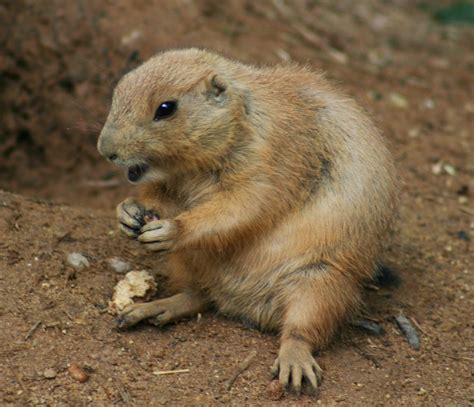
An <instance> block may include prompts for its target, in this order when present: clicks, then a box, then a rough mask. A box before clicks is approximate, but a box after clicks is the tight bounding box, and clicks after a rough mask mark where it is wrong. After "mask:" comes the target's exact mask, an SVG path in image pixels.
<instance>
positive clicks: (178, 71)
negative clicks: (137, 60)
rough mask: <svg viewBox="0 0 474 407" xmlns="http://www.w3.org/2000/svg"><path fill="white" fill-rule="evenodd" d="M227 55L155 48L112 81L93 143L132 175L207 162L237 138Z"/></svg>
mask: <svg viewBox="0 0 474 407" xmlns="http://www.w3.org/2000/svg"><path fill="white" fill-rule="evenodd" d="M228 63H229V62H228V61H227V60H225V59H224V58H222V57H219V56H217V55H215V54H211V53H209V52H206V51H203V50H198V49H188V50H178V51H168V52H164V53H162V54H159V55H157V56H155V57H153V58H151V59H150V60H148V61H147V62H145V63H144V64H143V65H141V66H140V67H138V68H136V69H135V70H133V71H131V72H129V73H128V74H126V75H125V76H124V77H123V78H122V79H121V80H120V82H119V83H118V85H117V87H116V88H115V91H114V95H113V99H112V106H111V109H110V113H109V115H108V118H107V121H106V123H105V125H104V127H103V129H102V132H101V134H100V137H99V140H98V143H97V148H98V150H99V152H100V154H102V155H103V156H104V157H106V158H107V159H109V160H110V161H112V162H114V163H116V164H118V165H121V166H124V167H126V168H127V170H128V179H129V180H130V181H131V182H133V183H137V182H141V181H152V180H156V179H160V178H165V177H166V176H167V175H168V174H170V173H174V172H177V171H186V170H190V169H193V168H196V167H198V168H207V167H209V168H212V167H213V165H215V163H217V162H219V158H220V157H222V156H223V155H225V153H226V151H227V150H228V149H229V147H230V146H231V145H232V144H233V142H234V133H235V127H236V123H237V122H238V120H237V119H236V118H238V117H239V116H240V115H241V113H240V112H242V111H243V106H242V103H241V101H240V98H239V97H238V94H237V93H236V91H235V89H234V87H233V86H232V83H231V81H230V80H229V78H228V70H227V69H226V65H227V64H228Z"/></svg>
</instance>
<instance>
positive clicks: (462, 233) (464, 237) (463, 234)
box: [456, 230, 471, 242]
mask: <svg viewBox="0 0 474 407" xmlns="http://www.w3.org/2000/svg"><path fill="white" fill-rule="evenodd" d="M456 235H457V237H458V238H459V239H461V240H464V241H465V242H470V241H471V236H469V235H468V234H467V233H466V232H465V231H464V230H460V231H459V232H458V233H456Z"/></svg>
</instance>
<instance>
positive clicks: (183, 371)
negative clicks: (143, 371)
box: [153, 369, 189, 376]
mask: <svg viewBox="0 0 474 407" xmlns="http://www.w3.org/2000/svg"><path fill="white" fill-rule="evenodd" d="M178 373H189V369H176V370H156V371H154V372H153V374H154V375H155V376H164V375H168V374H178Z"/></svg>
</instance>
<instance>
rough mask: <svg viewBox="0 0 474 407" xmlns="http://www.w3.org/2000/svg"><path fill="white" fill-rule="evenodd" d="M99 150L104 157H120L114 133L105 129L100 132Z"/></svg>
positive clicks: (114, 158)
mask: <svg viewBox="0 0 474 407" xmlns="http://www.w3.org/2000/svg"><path fill="white" fill-rule="evenodd" d="M97 150H98V151H99V153H100V154H101V155H102V156H103V157H105V158H107V159H108V160H110V161H115V160H116V159H117V158H118V156H117V149H116V146H115V144H114V142H113V140H112V135H111V134H110V133H108V132H107V131H106V130H105V129H103V130H102V132H101V133H100V136H99V140H98V141H97Z"/></svg>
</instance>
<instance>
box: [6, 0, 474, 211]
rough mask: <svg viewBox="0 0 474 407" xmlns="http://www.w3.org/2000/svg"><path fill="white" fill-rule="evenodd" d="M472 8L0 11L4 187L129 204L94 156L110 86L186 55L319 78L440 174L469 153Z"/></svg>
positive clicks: (314, 0)
mask: <svg viewBox="0 0 474 407" xmlns="http://www.w3.org/2000/svg"><path fill="white" fill-rule="evenodd" d="M473 7H474V6H473V5H472V3H465V2H464V3H460V2H455V1H447V0H446V1H440V0H436V1H426V0H425V1H414V0H391V1H390V0H384V1H379V0H364V1H357V2H353V1H350V0H341V1H332V0H295V1H289V0H286V1H285V0H265V1H247V0H228V1H220V0H176V1H160V0H146V1H145V0H134V1H126V0H118V1H94V0H77V1H72V0H71V1H56V0H51V1H49V0H48V1H46V0H21V1H2V2H0V23H1V27H2V29H1V31H0V44H1V48H0V88H1V97H0V109H1V121H0V188H4V189H7V190H11V191H16V192H19V193H25V194H28V195H34V196H38V197H43V198H48V199H54V200H58V201H62V202H70V203H75V204H80V205H90V206H95V207H104V205H108V202H115V201H116V199H118V198H119V197H121V196H123V195H124V194H126V193H127V192H126V191H125V189H126V188H127V184H126V183H125V181H124V177H123V175H122V174H120V173H117V170H116V169H115V168H113V167H112V166H110V165H109V164H107V163H106V162H104V160H102V159H101V158H100V157H99V155H98V153H97V152H96V149H95V143H96V139H97V136H98V134H99V132H100V128H101V125H102V123H103V122H104V120H105V117H106V115H107V111H108V108H109V104H110V97H111V92H112V89H113V86H114V84H115V83H116V81H117V80H118V79H119V78H120V77H121V76H122V75H123V74H124V73H125V72H127V71H129V70H130V69H132V68H134V67H135V66H137V65H139V64H140V63H141V62H143V61H144V60H146V59H147V58H149V57H150V56H152V55H153V54H155V53H156V52H159V51H162V50H164V49H168V48H174V47H187V46H200V47H207V48H210V49H213V50H216V51H219V52H222V53H223V54H225V55H227V56H229V57H233V58H238V59H241V60H243V61H247V62H250V63H256V64H275V63H285V62H288V61H298V62H301V63H308V64H310V65H312V66H314V67H316V68H320V69H323V70H326V71H327V72H328V76H329V78H330V79H333V80H335V81H338V82H341V84H342V85H343V87H344V88H345V89H347V91H348V92H349V93H350V94H351V95H353V96H355V97H356V99H357V100H358V101H359V102H360V103H361V104H362V105H363V106H364V107H365V108H367V109H368V110H370V111H371V113H372V115H373V116H374V117H375V119H376V120H377V121H378V123H379V125H380V126H381V127H382V129H383V131H384V133H385V134H386V136H387V137H388V138H389V139H390V140H391V141H392V142H393V145H394V151H395V153H396V154H398V158H399V159H400V160H408V161H407V162H409V163H410V165H412V166H414V167H417V168H418V170H416V171H420V168H421V167H423V166H426V167H427V168H428V167H430V166H431V165H432V164H434V163H436V162H437V161H439V160H442V159H446V157H444V156H443V154H445V153H446V151H447V150H448V151H452V152H456V156H459V157H449V160H451V161H453V162H452V163H451V162H450V164H452V165H461V163H460V162H459V163H458V162H455V161H456V160H457V159H462V157H467V154H468V152H472V151H470V150H469V148H470V147H471V146H468V145H467V144H468V138H469V136H470V134H468V133H469V131H468V129H472V127H471V125H472V114H473V111H474V106H473V104H472V103H473V102H472V94H473V93H474V92H473V90H474V89H473V87H474V81H473V76H472V75H473V43H474V36H473V32H472V28H471V27H472V25H470V24H472V23H473ZM454 134H455V135H456V137H455V138H454V137H453V136H454ZM470 141H471V143H469V144H472V139H470ZM420 153H422V156H421V155H420ZM408 156H410V158H408ZM466 164H467V163H466ZM462 165H464V164H462ZM469 171H470V173H471V175H472V171H473V169H472V167H470V168H469ZM412 175H413V174H412Z"/></svg>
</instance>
